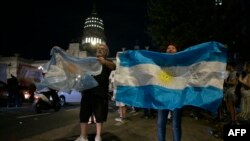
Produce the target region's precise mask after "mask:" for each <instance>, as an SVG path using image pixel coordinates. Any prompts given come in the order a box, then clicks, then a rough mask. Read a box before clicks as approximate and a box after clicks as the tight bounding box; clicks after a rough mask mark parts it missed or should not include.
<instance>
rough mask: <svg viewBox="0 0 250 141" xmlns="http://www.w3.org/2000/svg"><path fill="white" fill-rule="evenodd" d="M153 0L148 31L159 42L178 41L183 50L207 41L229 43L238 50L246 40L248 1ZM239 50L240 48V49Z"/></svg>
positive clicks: (149, 5) (149, 8)
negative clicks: (217, 2) (219, 3)
mask: <svg viewBox="0 0 250 141" xmlns="http://www.w3.org/2000/svg"><path fill="white" fill-rule="evenodd" d="M221 2H223V3H222V5H216V3H215V0H202V1H201V0H151V1H148V11H147V12H148V13H147V16H148V26H147V33H148V35H149V37H151V39H152V41H153V42H154V43H156V44H157V45H163V44H166V42H175V43H176V44H177V45H179V46H180V47H182V48H183V49H184V48H186V47H189V46H191V45H195V44H199V43H201V42H206V41H211V40H213V41H218V42H221V43H224V44H228V45H229V47H230V48H232V49H231V50H235V47H233V46H236V45H237V43H238V45H237V46H239V45H240V44H242V43H243V42H244V41H249V39H247V37H248V36H246V35H247V33H248V32H249V26H248V25H249V18H248V17H250V16H249V15H248V14H247V13H248V10H247V6H249V2H248V1H247V0H227V1H225V0H224V1H221ZM237 50H241V49H240V48H237Z"/></svg>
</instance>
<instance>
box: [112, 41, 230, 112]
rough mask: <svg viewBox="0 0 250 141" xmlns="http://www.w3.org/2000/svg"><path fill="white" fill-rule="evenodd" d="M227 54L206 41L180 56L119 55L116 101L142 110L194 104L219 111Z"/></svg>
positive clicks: (222, 47)
mask: <svg viewBox="0 0 250 141" xmlns="http://www.w3.org/2000/svg"><path fill="white" fill-rule="evenodd" d="M226 52H227V48H225V47H224V46H223V45H222V44H220V43H218V42H206V43H202V44H199V45H195V46H192V47H190V48H188V49H186V50H183V51H181V52H178V53H176V54H166V53H158V52H152V51H145V50H141V51H126V52H122V53H119V54H118V56H117V69H116V73H115V85H116V100H117V101H120V102H124V103H126V104H127V105H130V106H135V107H142V108H154V109H170V110H173V109H175V108H181V107H183V106H185V105H193V106H198V107H201V108H204V109H206V110H209V111H212V112H215V111H216V110H217V108H218V106H219V104H220V103H221V100H222V97H223V82H224V78H225V72H226V71H225V69H226V62H227V54H226Z"/></svg>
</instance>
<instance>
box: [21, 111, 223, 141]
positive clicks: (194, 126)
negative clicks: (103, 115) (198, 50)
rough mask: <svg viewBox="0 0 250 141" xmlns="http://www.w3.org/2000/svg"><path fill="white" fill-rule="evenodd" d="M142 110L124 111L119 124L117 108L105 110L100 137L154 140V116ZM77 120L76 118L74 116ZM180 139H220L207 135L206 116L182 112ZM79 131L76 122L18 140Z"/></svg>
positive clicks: (52, 138) (66, 136) (43, 140)
mask: <svg viewBox="0 0 250 141" xmlns="http://www.w3.org/2000/svg"><path fill="white" fill-rule="evenodd" d="M142 114H143V111H140V112H138V115H134V114H129V113H128V114H127V117H128V119H127V121H126V122H125V123H124V124H119V123H118V122H116V121H115V120H114V119H115V118H116V117H118V113H117V112H111V113H109V117H108V120H107V122H105V123H104V127H103V133H102V140H103V141H157V132H156V119H142V118H141V116H142ZM76 121H77V120H76ZM182 123H183V124H182V132H183V134H182V141H222V139H219V138H216V137H214V136H213V135H211V133H210V132H211V127H210V125H209V124H210V123H209V122H208V120H205V119H201V120H195V119H194V118H191V117H189V116H186V115H184V116H183V121H182ZM89 126H90V127H89V128H90V131H89V141H94V137H95V124H91V125H89ZM170 126H171V125H167V140H168V141H172V133H171V127H170ZM79 133H80V127H79V123H77V122H76V123H75V124H71V125H67V126H65V127H62V128H58V129H54V130H51V131H48V132H45V133H42V134H39V135H35V136H33V137H30V138H27V139H23V140H22V141H74V140H75V139H76V138H77V137H78V136H79Z"/></svg>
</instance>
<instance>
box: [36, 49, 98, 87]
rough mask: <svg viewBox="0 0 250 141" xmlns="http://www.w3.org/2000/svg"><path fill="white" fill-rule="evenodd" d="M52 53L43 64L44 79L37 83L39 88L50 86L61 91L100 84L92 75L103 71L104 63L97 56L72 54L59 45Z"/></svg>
mask: <svg viewBox="0 0 250 141" xmlns="http://www.w3.org/2000/svg"><path fill="white" fill-rule="evenodd" d="M51 55H52V57H51V60H50V61H49V62H48V63H47V64H45V65H44V66H43V72H45V77H44V80H42V82H41V83H37V84H36V86H37V87H38V90H39V89H42V88H44V87H49V88H52V89H55V90H61V91H70V90H72V89H75V90H77V91H82V90H86V89H90V88H93V87H95V86H97V85H98V83H97V82H96V80H95V79H94V78H93V77H92V75H98V74H100V73H101V71H102V65H101V64H100V62H99V61H98V60H97V59H96V57H87V58H78V57H74V56H70V55H68V54H67V53H65V52H64V51H63V50H62V49H61V48H59V47H53V48H52V50H51Z"/></svg>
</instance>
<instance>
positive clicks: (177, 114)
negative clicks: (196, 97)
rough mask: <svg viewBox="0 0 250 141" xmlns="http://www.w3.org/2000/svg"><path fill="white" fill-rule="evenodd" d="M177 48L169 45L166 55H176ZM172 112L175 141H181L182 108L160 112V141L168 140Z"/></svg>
mask: <svg viewBox="0 0 250 141" xmlns="http://www.w3.org/2000/svg"><path fill="white" fill-rule="evenodd" d="M176 52H177V47H176V45H174V44H169V45H168V46H167V48H166V53H176ZM169 112H171V116H172V132H173V141H181V134H182V133H181V115H182V110H181V109H180V108H176V109H174V110H173V111H170V110H168V109H163V110H162V109H161V110H158V116H157V134H158V141H165V140H166V125H167V119H168V114H169Z"/></svg>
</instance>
